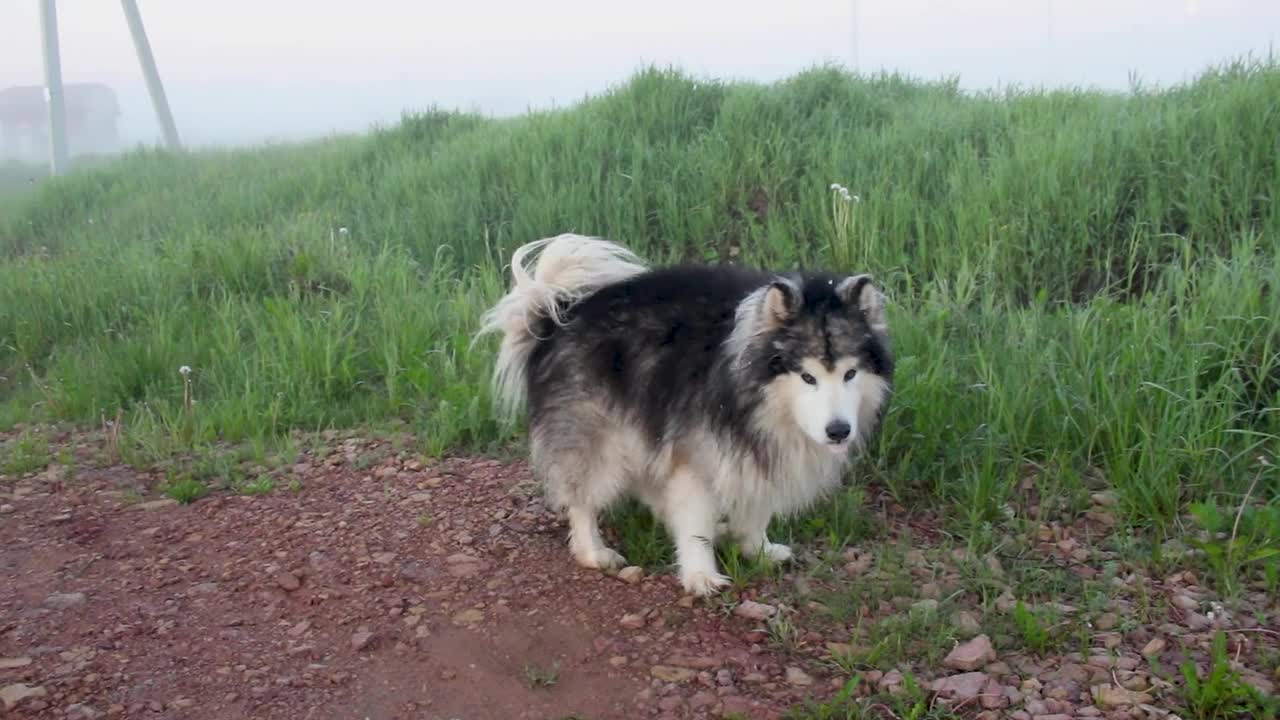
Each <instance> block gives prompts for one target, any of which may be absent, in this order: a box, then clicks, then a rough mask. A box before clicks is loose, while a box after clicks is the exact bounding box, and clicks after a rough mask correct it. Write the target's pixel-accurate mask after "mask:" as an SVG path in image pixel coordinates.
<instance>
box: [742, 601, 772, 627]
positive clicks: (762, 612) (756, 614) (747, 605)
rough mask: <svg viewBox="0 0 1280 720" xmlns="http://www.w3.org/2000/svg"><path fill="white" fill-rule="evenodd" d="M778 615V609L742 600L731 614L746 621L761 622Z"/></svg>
mask: <svg viewBox="0 0 1280 720" xmlns="http://www.w3.org/2000/svg"><path fill="white" fill-rule="evenodd" d="M777 613H778V608H776V607H774V606H772V605H766V604H764V603H758V602H756V601H754V600H743V601H742V602H741V603H739V604H738V607H736V608H734V609H733V614H734V615H737V616H738V617H740V618H745V619H747V620H755V621H757V622H761V621H764V620H768V619H769V618H771V617H773V616H774V615H776V614H777Z"/></svg>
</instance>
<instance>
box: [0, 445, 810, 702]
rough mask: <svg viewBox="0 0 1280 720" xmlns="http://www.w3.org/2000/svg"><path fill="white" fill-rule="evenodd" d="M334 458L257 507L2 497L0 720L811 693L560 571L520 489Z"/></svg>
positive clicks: (730, 627) (4, 493)
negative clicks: (12, 695)
mask: <svg viewBox="0 0 1280 720" xmlns="http://www.w3.org/2000/svg"><path fill="white" fill-rule="evenodd" d="M334 442H335V445H334V447H333V448H332V449H331V450H329V451H327V452H325V453H321V454H320V456H310V455H307V456H304V457H303V459H302V461H301V462H299V463H297V464H295V465H293V466H291V467H286V468H283V469H281V470H279V471H277V472H276V473H275V475H276V478H277V479H276V489H275V490H274V491H273V492H271V493H269V494H266V495H261V496H256V497H246V496H240V495H233V494H228V493H214V494H212V495H210V496H208V497H205V498H203V499H201V500H199V501H198V502H195V503H193V504H190V505H178V504H176V503H173V502H172V501H166V500H159V501H157V500H156V498H158V497H160V496H158V495H155V494H149V495H146V496H145V497H139V496H136V495H134V494H132V493H131V492H129V491H127V488H130V487H134V486H141V487H144V488H145V487H150V486H154V484H155V482H156V481H157V480H158V476H152V475H148V474H146V473H137V472H135V471H133V470H130V469H127V468H124V467H119V466H115V467H96V468H92V465H91V464H89V465H88V466H85V464H82V463H79V462H78V463H77V467H76V468H75V469H74V472H75V475H74V477H68V476H67V475H66V474H65V470H60V469H59V468H60V467H61V466H56V465H53V466H50V470H49V471H47V472H41V473H38V474H35V475H29V476H26V477H24V478H21V479H18V480H16V481H15V482H11V483H8V486H7V487H5V486H0V500H2V501H3V503H4V504H5V506H4V507H3V513H4V514H0V686H13V685H14V684H19V683H21V684H25V685H28V686H31V687H32V688H36V687H38V688H41V689H42V690H43V694H40V695H36V696H32V697H29V698H26V699H24V700H22V701H21V702H18V703H16V707H15V709H13V710H12V711H10V713H9V714H7V715H4V717H20V718H64V717H69V718H93V717H128V718H139V717H144V718H193V719H201V718H230V717H242V718H317V719H319V718H344V719H347V718H370V719H379V718H387V719H391V718H441V719H447V718H459V719H463V720H470V719H472V718H551V719H559V718H569V717H580V718H633V717H650V716H662V717H671V718H676V717H681V718H683V717H719V716H721V715H722V714H724V713H726V712H733V711H737V712H741V713H742V715H743V716H746V717H775V716H777V715H778V714H779V713H780V712H781V711H782V710H784V709H785V708H787V707H789V706H791V705H793V704H794V703H795V702H796V701H798V700H801V699H803V698H804V697H806V696H811V695H814V694H818V695H824V694H827V693H828V692H829V688H830V684H831V683H830V681H829V680H827V679H825V678H824V676H823V671H822V668H821V666H820V665H818V664H817V663H807V664H805V663H803V662H800V661H797V659H795V658H791V659H784V658H781V657H779V656H776V655H774V654H772V653H771V651H770V650H769V649H768V648H767V647H766V646H765V645H763V644H762V643H761V640H762V633H761V632H760V623H758V622H752V621H749V620H746V619H742V618H739V617H735V616H733V615H732V614H730V613H726V612H722V609H721V608H720V606H719V605H718V604H717V603H714V602H701V601H700V602H697V603H694V602H692V601H691V598H682V596H681V592H680V590H679V587H678V585H677V583H676V582H675V580H674V579H673V578H671V577H670V576H657V577H646V578H644V580H643V581H641V582H638V583H635V584H630V583H627V582H624V581H622V580H620V579H618V578H616V577H609V576H606V575H604V574H601V573H598V572H594V571H587V570H583V569H580V568H578V567H576V566H575V565H574V564H573V562H572V560H571V559H570V557H569V554H568V552H567V548H566V534H567V531H566V528H565V527H564V526H563V525H562V524H561V523H560V521H559V520H558V519H557V518H556V517H554V516H553V515H552V514H551V513H549V512H548V511H546V509H545V508H544V507H543V505H542V503H541V501H540V500H539V499H538V498H537V497H536V495H534V494H530V493H528V492H524V489H525V488H527V487H528V484H529V475H528V472H527V469H526V468H525V467H524V466H523V465H521V464H518V463H517V464H501V463H498V462H496V461H492V460H475V459H452V460H443V461H440V462H435V463H428V462H425V461H423V460H421V459H416V458H415V457H414V456H412V455H411V454H409V453H404V452H399V453H396V452H393V451H392V450H391V448H390V446H389V444H387V443H385V442H380V441H369V442H365V441H355V440H347V441H339V440H335V441H334ZM93 452H96V450H94V451H93ZM378 452H381V453H382V454H383V455H384V458H383V459H381V460H378V461H376V462H373V463H372V464H369V465H368V466H367V467H363V468H360V466H361V465H364V464H365V463H366V462H367V460H368V458H370V457H374V456H376V454H377V453H378ZM77 454H78V455H79V456H80V458H79V459H80V460H85V459H86V457H88V456H91V455H92V454H93V453H92V452H90V451H88V450H86V448H85V447H84V446H83V445H82V446H81V447H80V448H79V451H78V453H77ZM90 468H92V469H90ZM295 481H296V483H300V487H297V485H296V483H295ZM291 484H294V485H295V487H294V488H293V489H290V487H289V486H290V485H291ZM77 593H80V594H82V595H77ZM627 615H636V616H642V617H632V618H629V619H628V621H627V622H625V623H624V622H623V617H624V616H627ZM4 659H9V660H10V664H11V665H14V667H6V666H4V665H3V664H2V663H3V661H4ZM23 660H29V662H28V663H25V664H23ZM797 664H800V666H801V667H803V668H804V670H805V671H806V672H807V673H809V674H810V675H811V676H812V677H813V678H815V680H814V683H813V684H812V685H808V686H807V685H804V684H800V683H793V684H788V682H787V681H786V679H785V678H786V677H787V676H786V666H788V665H790V666H795V665H797ZM555 665H558V667H559V671H558V676H557V677H556V681H555V683H554V685H553V686H551V687H531V686H530V685H531V683H530V682H529V680H528V675H527V673H526V667H528V666H533V667H537V668H544V669H545V668H550V667H552V666H555ZM654 666H664V668H670V669H664V668H659V669H657V670H655V669H654ZM655 674H656V675H659V676H661V677H655ZM805 679H806V678H804V677H801V680H805ZM815 691H816V693H815ZM3 710H4V708H3V706H0V713H2V712H3Z"/></svg>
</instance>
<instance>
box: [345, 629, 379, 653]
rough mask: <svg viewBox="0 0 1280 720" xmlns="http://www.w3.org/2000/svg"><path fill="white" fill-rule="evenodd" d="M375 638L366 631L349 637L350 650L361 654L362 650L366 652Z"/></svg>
mask: <svg viewBox="0 0 1280 720" xmlns="http://www.w3.org/2000/svg"><path fill="white" fill-rule="evenodd" d="M376 638H377V636H376V635H374V634H373V633H371V632H369V631H368V630H362V631H360V632H358V633H356V634H354V635H352V636H351V649H352V650H355V651H356V652H362V651H364V650H368V649H369V648H370V647H372V646H373V643H374V640H375V639H376Z"/></svg>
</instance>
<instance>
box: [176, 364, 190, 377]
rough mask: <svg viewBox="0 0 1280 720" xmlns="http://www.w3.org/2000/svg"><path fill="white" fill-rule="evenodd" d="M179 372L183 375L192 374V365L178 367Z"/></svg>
mask: <svg viewBox="0 0 1280 720" xmlns="http://www.w3.org/2000/svg"><path fill="white" fill-rule="evenodd" d="M178 372H179V373H180V374H182V375H183V376H186V375H190V374H191V366H190V365H183V366H182V367H180V368H178Z"/></svg>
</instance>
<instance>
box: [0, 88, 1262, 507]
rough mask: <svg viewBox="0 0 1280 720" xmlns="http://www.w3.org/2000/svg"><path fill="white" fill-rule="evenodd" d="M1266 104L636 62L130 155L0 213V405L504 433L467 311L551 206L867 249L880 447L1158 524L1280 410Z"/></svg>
mask: <svg viewBox="0 0 1280 720" xmlns="http://www.w3.org/2000/svg"><path fill="white" fill-rule="evenodd" d="M1278 107H1280V68H1277V67H1275V66H1274V65H1267V64H1263V65H1245V64H1237V65H1232V66H1227V67H1223V68H1218V69H1213V70H1209V71H1207V72H1206V73H1204V74H1203V75H1202V76H1201V77H1199V78H1198V79H1197V80H1196V81H1194V82H1193V83H1190V84H1189V85H1186V86H1183V87H1177V88H1174V89H1170V90H1167V91H1161V92H1145V91H1143V92H1137V93H1133V94H1129V95H1124V96H1116V95H1104V94H1096V93H1090V92H1025V93H1024V92H1010V93H1007V94H1002V95H998V96H973V95H968V94H965V93H962V92H960V91H959V90H958V89H957V88H956V87H955V86H953V85H950V84H945V83H942V84H937V83H935V84H929V83H920V82H914V81H910V80H907V79H903V78H901V77H896V76H891V75H890V76H876V77H852V76H850V75H847V74H844V73H842V72H839V71H836V70H832V69H814V70H811V71H808V72H805V73H802V74H800V75H797V76H795V77H793V78H791V79H788V80H786V81H784V82H780V83H777V84H773V85H751V84H722V83H717V82H711V81H707V80H704V79H700V78H693V77H688V76H685V75H682V74H679V73H675V72H667V71H659V70H650V71H646V72H642V73H640V74H638V75H636V76H635V77H633V78H632V79H630V80H629V81H628V82H626V83H625V84H623V85H621V86H619V87H617V88H616V89H615V90H613V91H611V92H609V93H606V94H604V95H602V96H599V97H595V98H592V99H588V100H586V101H584V102H582V103H581V104H579V105H577V106H575V107H572V108H569V109H566V110H562V111H556V112H545V113H536V114H532V115H529V116H526V117H521V118H519V119H513V120H501V121H496V120H490V119H485V118H481V117H477V116H472V115H464V114H455V113H446V112H427V113H424V114H418V115H413V116H408V117H405V118H404V119H403V122H401V123H400V124H399V125H398V126H396V127H393V128H388V129H385V130H382V131H379V132H375V133H372V134H370V135H368V136H362V137H350V138H339V139H333V140H328V141H323V142H315V143H308V144H305V145H297V146H283V147H272V148H263V149H256V150H247V151H237V152H223V153H196V154H189V155H183V156H171V155H168V154H163V153H137V154H132V155H129V156H126V157H124V158H122V159H120V160H119V161H117V162H114V163H112V164H110V165H108V166H107V167H104V168H100V169H94V170H91V171H86V172H81V173H77V174H74V175H72V176H70V177H65V178H59V179H54V180H50V181H47V182H45V183H44V184H43V186H42V187H40V188H39V189H38V190H37V191H36V192H34V193H31V194H30V195H29V196H28V197H26V198H24V199H22V200H21V202H20V203H18V204H17V206H16V207H15V208H13V209H12V210H10V211H9V212H8V213H7V214H6V215H5V216H4V217H3V218H2V219H0V376H3V380H0V426H8V425H12V424H15V423H26V422H31V421H43V420H63V421H73V422H77V423H83V424H93V425H96V424H97V423H99V422H100V421H101V419H102V418H103V417H104V416H105V417H108V418H110V417H113V416H115V414H116V413H117V412H118V411H119V412H122V413H123V416H122V417H123V419H124V427H125V428H126V433H127V438H128V440H129V444H130V446H131V447H136V448H144V449H146V450H147V452H149V453H154V454H158V455H163V454H164V453H166V452H170V451H173V450H175V449H179V448H190V447H193V446H194V447H202V446H204V445H206V444H209V443H214V442H217V441H236V442H240V441H248V442H249V443H250V444H252V445H255V446H257V447H259V448H268V447H271V446H272V445H273V444H276V443H278V442H282V441H283V439H284V438H287V436H288V434H289V432H290V431H291V430H294V429H319V428H327V427H345V426H357V425H364V426H369V425H372V426H382V425H385V424H388V423H392V422H403V423H405V424H407V427H409V428H410V429H412V430H414V431H415V432H416V433H418V436H419V437H420V438H421V440H422V442H423V443H424V444H425V445H426V446H427V447H428V448H429V449H431V450H433V451H442V450H446V449H470V450H483V449H486V448H490V449H491V448H494V447H497V446H499V445H500V444H502V443H505V442H508V441H509V440H511V439H512V438H514V437H518V435H517V434H516V433H514V431H513V430H511V429H509V428H504V427H502V426H500V425H499V424H498V423H497V422H496V421H495V420H494V418H493V416H492V415H491V413H490V409H489V406H490V396H489V392H488V388H487V385H486V379H487V375H488V373H489V370H490V367H491V365H490V363H491V359H492V351H493V343H491V342H486V343H482V344H480V345H478V346H476V347H475V348H474V349H470V348H469V342H470V339H471V337H470V336H471V333H472V332H473V331H474V329H475V327H476V319H477V317H478V316H479V314H480V313H481V312H482V311H483V309H484V308H485V307H486V305H487V304H488V303H489V302H491V301H492V300H493V299H494V298H496V297H497V295H498V294H499V293H500V291H501V290H502V288H503V286H504V284H505V282H506V276H505V275H504V274H503V273H502V271H501V265H502V263H503V262H505V261H506V260H507V259H508V258H509V255H510V252H511V250H512V249H514V248H515V247H516V246H517V245H519V244H521V243H523V242H525V241H528V240H531V239H535V238H538V237H543V236H546V235H550V234H554V233H559V232H565V231H576V232H582V233H589V234H599V235H605V236H609V237H611V238H614V239H617V240H620V241H622V242H624V243H626V244H628V245H630V246H632V247H633V248H635V249H637V250H638V251H640V252H641V253H642V254H644V255H646V256H647V257H649V258H651V259H653V260H663V259H671V258H703V259H707V260H713V261H745V262H750V263H757V264H764V265H769V266H774V267H779V268H788V267H791V266H793V265H796V264H809V265H818V264H821V265H826V266H831V267H834V268H837V269H841V270H847V271H851V272H852V271H871V272H873V273H874V274H876V275H877V277H878V278H880V279H881V281H882V282H883V283H884V284H885V285H886V287H887V289H888V291H889V293H890V295H891V300H892V307H891V320H892V323H893V326H894V333H895V336H894V342H895V350H896V352H897V354H898V357H899V376H898V390H897V394H896V397H895V400H894V405H893V411H892V413H891V414H890V416H889V417H888V419H887V425H886V427H885V430H884V432H883V434H882V436H881V437H880V440H879V444H878V446H877V447H876V448H875V450H874V452H873V453H872V455H871V457H870V458H869V459H868V460H867V461H866V463H865V465H866V467H865V468H864V470H865V471H866V472H868V473H869V474H870V476H871V477H872V478H874V479H875V480H877V481H879V482H882V483H884V484H885V485H886V486H887V487H888V488H889V489H890V490H891V491H893V492H894V493H895V494H896V495H898V496H899V497H901V498H903V499H904V500H908V499H909V500H911V501H912V502H919V501H926V502H933V501H946V502H947V503H948V506H949V507H951V508H953V510H952V516H953V518H954V519H955V520H956V521H957V524H958V526H959V527H961V528H963V529H964V530H966V531H968V532H970V533H979V532H981V530H982V528H983V527H985V526H986V525H987V523H990V522H992V521H996V520H998V519H999V518H1000V517H1001V516H1002V513H1003V511H1004V507H1005V502H1006V500H1007V499H1008V498H1009V497H1010V494H1011V493H1015V492H1018V491H1019V487H1020V484H1021V483H1023V482H1024V481H1028V480H1029V481H1033V482H1034V483H1035V484H1036V486H1037V489H1038V491H1039V492H1041V493H1043V494H1044V497H1046V498H1053V499H1057V500H1059V501H1061V503H1062V504H1063V505H1064V506H1065V507H1068V508H1071V507H1077V508H1082V507H1085V506H1086V504H1087V496H1088V492H1089V491H1090V489H1091V488H1096V487H1099V486H1102V485H1109V486H1112V487H1114V488H1115V489H1116V490H1117V492H1118V495H1119V498H1120V502H1121V506H1122V507H1123V508H1124V509H1125V510H1126V511H1127V518H1128V519H1129V520H1130V521H1132V522H1134V523H1138V524H1153V525H1156V526H1162V525H1165V524H1167V523H1169V522H1170V521H1171V520H1173V519H1174V518H1175V517H1176V515H1177V514H1178V512H1179V511H1180V508H1182V507H1183V505H1184V504H1185V503H1186V502H1187V501H1190V500H1204V499H1218V500H1221V501H1222V502H1224V503H1232V502H1237V501H1238V499H1239V498H1238V496H1239V495H1240V494H1242V493H1243V491H1244V489H1245V488H1246V487H1248V485H1249V484H1250V483H1251V482H1252V481H1253V480H1254V479H1255V478H1259V477H1260V478H1261V481H1260V484H1259V487H1258V489H1257V490H1256V491H1255V496H1256V495H1263V494H1266V493H1269V495H1270V496H1274V494H1275V493H1276V490H1277V487H1278V486H1280V485H1278V483H1280V473H1277V472H1276V471H1275V470H1274V468H1270V467H1266V466H1263V465H1260V463H1259V458H1260V457H1263V458H1272V459H1274V458H1275V453H1276V446H1277V434H1278V431H1280V413H1277V404H1278V402H1280V398H1278V392H1280V370H1278V369H1277V368H1278V366H1280V360H1278V358H1277V354H1278V353H1280V332H1278V331H1277V328H1280V302H1278V301H1277V299H1276V293H1275V292H1274V291H1273V288H1275V287H1276V285H1277V284H1278V283H1280V253H1278V252H1277V249H1278V247H1280V210H1277V207H1276V203H1275V193H1276V191H1277V188H1280V165H1278V163H1277V158H1280V112H1278V111H1277V108H1278ZM832 183H839V184H841V185H843V186H845V187H847V188H848V189H849V192H850V193H852V195H854V196H856V199H850V200H849V201H846V200H844V199H843V198H842V197H841V195H840V193H839V192H833V191H832V190H831V185H832ZM181 366H189V367H190V368H191V369H192V372H191V374H190V375H189V376H183V375H180V374H179V367H181ZM188 380H189V382H190V385H189V387H188V386H186V385H185V384H184V383H185V381H188ZM188 393H189V396H190V401H191V402H190V403H187V402H186V401H185V400H184V398H185V397H186V396H187V394H188ZM1046 502H1048V501H1047V500H1046Z"/></svg>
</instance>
